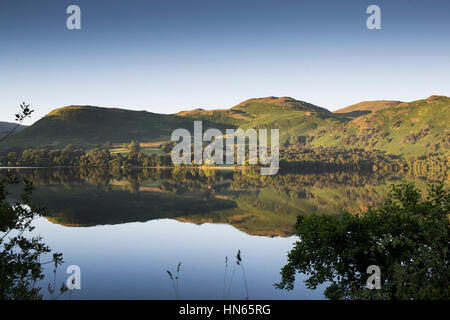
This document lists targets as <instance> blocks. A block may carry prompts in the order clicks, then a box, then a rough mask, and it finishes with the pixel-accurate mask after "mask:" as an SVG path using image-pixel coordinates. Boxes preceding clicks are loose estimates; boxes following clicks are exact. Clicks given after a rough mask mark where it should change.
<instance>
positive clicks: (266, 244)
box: [2, 169, 425, 299]
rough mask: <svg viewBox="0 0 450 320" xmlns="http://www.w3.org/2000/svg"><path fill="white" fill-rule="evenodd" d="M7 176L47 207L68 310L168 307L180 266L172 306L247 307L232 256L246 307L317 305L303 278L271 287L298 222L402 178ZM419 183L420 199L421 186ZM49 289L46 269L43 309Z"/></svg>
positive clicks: (357, 204) (42, 223) (371, 198)
mask: <svg viewBox="0 0 450 320" xmlns="http://www.w3.org/2000/svg"><path fill="white" fill-rule="evenodd" d="M2 172H5V170H3V171H2ZM13 173H14V174H19V175H23V176H25V177H27V178H28V179H30V180H32V181H34V183H35V186H36V190H35V191H34V193H33V195H34V196H33V197H34V201H35V202H36V203H37V204H39V205H42V206H45V207H46V217H42V218H40V219H38V220H36V222H35V225H36V227H37V228H36V232H37V233H39V234H40V235H41V236H42V237H43V238H44V241H45V242H46V243H47V244H48V245H49V246H50V247H51V248H52V250H54V251H58V252H62V253H63V254H64V261H65V263H64V265H63V266H61V267H59V269H58V272H57V279H56V282H57V285H58V284H60V283H61V282H63V281H65V279H66V277H67V276H68V275H67V274H65V270H66V267H67V266H69V265H78V266H79V267H80V268H81V276H82V277H81V278H82V279H81V286H82V288H81V290H74V291H73V293H72V297H71V298H72V299H173V298H175V293H174V289H173V286H172V283H171V281H170V279H169V276H168V274H167V272H166V270H170V271H171V272H173V273H175V272H176V268H177V264H178V263H179V262H181V263H182V265H181V270H180V273H179V293H180V298H181V299H223V298H228V299H244V298H245V296H246V292H245V285H244V278H243V274H242V271H241V269H240V268H236V270H235V272H234V275H233V280H232V282H231V284H230V278H231V275H232V273H233V268H234V264H235V256H236V253H237V251H238V250H241V254H242V258H243V266H244V270H245V276H246V281H247V284H248V293H249V298H250V299H323V290H324V288H325V286H321V287H319V288H318V289H316V290H309V289H307V288H306V287H305V286H304V283H303V280H304V279H305V276H304V275H299V277H298V278H297V281H296V285H295V289H294V290H293V291H281V290H277V289H275V288H274V287H273V284H274V283H276V282H278V281H279V280H280V269H281V267H282V266H283V265H284V264H285V263H286V254H287V252H288V251H289V250H290V249H291V248H292V247H293V243H294V242H295V241H297V238H296V237H295V236H294V224H295V221H296V216H297V215H305V214H310V213H311V212H327V213H332V212H339V211H340V210H343V209H345V210H350V211H357V210H362V209H365V208H367V206H369V205H375V204H376V203H379V202H380V201H381V200H383V199H385V198H386V196H387V194H388V191H389V185H390V184H391V183H399V182H400V181H402V180H403V179H404V178H403V177H393V176H384V177H383V176H370V175H369V176H365V175H355V174H346V173H324V174H321V175H304V174H296V173H286V174H278V175H276V176H274V177H261V176H259V174H257V173H254V172H251V171H249V172H232V171H214V170H208V171H195V170H192V171H187V170H159V171H157V170H153V171H152V170H148V171H146V170H143V171H136V172H133V173H131V174H129V175H126V176H124V175H120V174H117V175H114V174H111V173H105V172H101V171H100V172H98V171H97V172H81V171H77V170H71V169H70V170H69V169H21V170H13ZM416 183H417V184H418V187H419V188H425V182H423V181H416ZM16 189H17V188H16ZM15 191H16V192H17V190H15ZM226 257H227V258H228V268H227V279H226V280H225V286H224V274H225V258H226ZM48 283H53V272H52V268H51V266H50V265H48V268H46V278H45V279H44V281H42V283H41V284H40V285H41V286H42V287H43V288H44V289H43V290H42V293H44V297H46V298H50V295H49V294H48V292H47V290H46V288H47V285H48ZM224 287H225V290H224ZM224 291H225V293H224ZM63 298H68V294H66V295H65V296H64V297H63Z"/></svg>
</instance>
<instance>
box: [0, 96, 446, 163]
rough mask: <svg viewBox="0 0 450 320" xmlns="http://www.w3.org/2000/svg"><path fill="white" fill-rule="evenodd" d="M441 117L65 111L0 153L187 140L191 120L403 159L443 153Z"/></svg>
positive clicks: (384, 110) (416, 107)
mask: <svg viewBox="0 0 450 320" xmlns="http://www.w3.org/2000/svg"><path fill="white" fill-rule="evenodd" d="M449 109H450V98H449V97H446V96H431V97H429V98H427V99H422V100H418V101H413V102H400V101H388V100H379V101H365V102H361V103H358V104H355V105H352V106H349V107H346V108H343V109H340V110H337V111H335V112H330V111H328V110H327V109H324V108H321V107H318V106H315V105H313V104H310V103H307V102H303V101H299V100H295V99H293V98H290V97H280V98H278V97H266V98H255V99H249V100H246V101H244V102H242V103H240V104H238V105H236V106H234V107H232V108H230V109H216V110H203V109H195V110H191V111H183V112H179V113H177V114H172V115H167V114H157V113H151V112H147V111H130V110H124V109H117V108H100V107H93V106H68V107H63V108H60V109H56V110H54V111H52V112H50V113H49V114H48V115H46V116H45V117H43V118H42V119H40V120H39V121H37V122H36V123H35V124H33V125H32V126H30V127H28V128H26V129H25V130H22V131H21V132H18V133H16V134H14V135H13V136H11V137H10V138H9V139H8V140H7V141H6V142H5V143H3V144H2V146H1V148H2V150H5V149H9V148H13V147H21V148H25V147H43V146H48V147H61V146H65V145H67V144H69V143H71V144H75V145H79V146H84V147H89V146H93V145H96V144H101V143H105V142H106V141H110V142H112V143H124V142H129V141H130V140H139V141H140V142H154V141H162V140H168V139H169V137H170V134H171V133H172V131H173V130H175V129H176V128H186V129H188V130H190V131H191V132H192V128H193V120H203V129H204V130H205V129H207V128H218V129H220V130H222V132H224V129H225V128H236V127H240V128H243V129H248V128H255V129H258V128H279V129H280V143H281V144H286V143H289V142H293V141H295V142H300V143H303V144H310V145H312V146H316V147H319V146H323V147H339V148H362V149H366V150H380V151H384V152H386V153H389V154H396V155H403V156H404V155H422V154H427V153H430V152H431V153H448V150H449V146H450V132H449V129H448V123H450V112H449V111H450V110H449ZM293 138H295V139H293Z"/></svg>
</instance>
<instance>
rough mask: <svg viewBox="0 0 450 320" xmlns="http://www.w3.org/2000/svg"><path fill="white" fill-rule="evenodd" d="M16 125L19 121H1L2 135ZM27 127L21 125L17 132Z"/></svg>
mask: <svg viewBox="0 0 450 320" xmlns="http://www.w3.org/2000/svg"><path fill="white" fill-rule="evenodd" d="M15 126H17V123H12V122H3V121H0V137H1V136H3V134H6V133H8V132H9V131H11V130H12V129H13V128H14V127H15ZM26 127H27V126H23V125H19V126H18V127H17V129H16V131H15V132H19V131H21V130H23V129H25V128H26Z"/></svg>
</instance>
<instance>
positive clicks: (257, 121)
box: [177, 97, 351, 143]
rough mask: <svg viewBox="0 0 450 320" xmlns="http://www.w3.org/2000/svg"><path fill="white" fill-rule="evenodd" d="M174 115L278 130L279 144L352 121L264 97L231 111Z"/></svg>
mask: <svg viewBox="0 0 450 320" xmlns="http://www.w3.org/2000/svg"><path fill="white" fill-rule="evenodd" d="M177 115H179V116H183V117H188V118H190V119H202V120H209V121H214V122H219V123H223V124H230V125H234V126H239V127H240V128H242V129H245V130H246V129H249V128H255V129H257V128H279V129H280V142H281V143H284V142H286V141H289V140H290V138H292V137H299V136H300V137H306V136H309V135H311V134H313V133H315V132H317V131H319V130H322V129H326V128H327V127H329V126H330V125H342V124H343V123H346V122H348V121H350V120H351V118H349V117H346V116H345V115H339V114H333V113H331V112H330V111H328V110H327V109H324V108H321V107H318V106H315V105H313V104H310V103H307V102H303V101H298V100H295V99H293V98H289V97H281V98H277V97H267V98H256V99H249V100H246V101H244V102H242V103H240V104H238V105H237V106H235V107H233V108H231V109H222V110H202V109H196V110H192V111H184V112H180V113H178V114H177Z"/></svg>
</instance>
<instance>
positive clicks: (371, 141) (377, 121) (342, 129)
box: [313, 96, 450, 155]
mask: <svg viewBox="0 0 450 320" xmlns="http://www.w3.org/2000/svg"><path fill="white" fill-rule="evenodd" d="M449 123H450V98H449V97H446V96H430V97H429V98H427V99H422V100H418V101H413V102H409V103H406V102H403V103H399V104H395V105H393V106H390V107H383V108H379V109H378V110H375V111H374V112H371V113H368V114H365V115H362V116H360V117H356V118H355V119H353V120H351V121H349V122H347V123H346V124H344V125H342V126H334V127H331V128H330V130H329V133H323V134H320V135H319V136H318V137H317V138H316V139H315V140H314V142H313V145H316V146H327V147H342V146H352V147H355V148H363V149H366V150H381V151H385V152H386V153H389V154H397V155H423V154H426V153H448V151H449V149H450V130H449V127H448V124H449Z"/></svg>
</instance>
